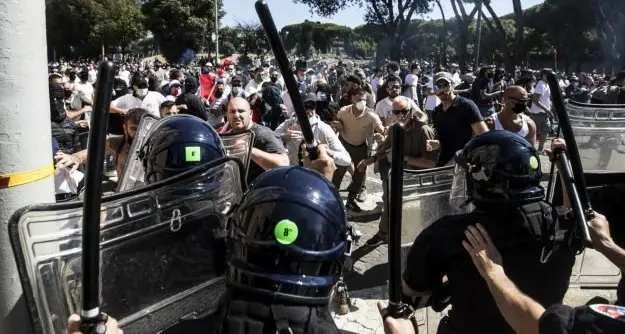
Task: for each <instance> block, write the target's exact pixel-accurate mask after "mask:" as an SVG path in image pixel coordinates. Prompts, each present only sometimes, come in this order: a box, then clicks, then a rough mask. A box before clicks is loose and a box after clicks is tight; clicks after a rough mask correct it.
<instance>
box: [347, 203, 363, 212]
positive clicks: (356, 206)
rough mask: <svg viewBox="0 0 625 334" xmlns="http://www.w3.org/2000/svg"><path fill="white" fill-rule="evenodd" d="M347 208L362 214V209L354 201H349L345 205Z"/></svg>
mask: <svg viewBox="0 0 625 334" xmlns="http://www.w3.org/2000/svg"><path fill="white" fill-rule="evenodd" d="M345 208H346V209H347V210H350V211H352V212H355V213H361V212H362V208H361V207H360V206H359V205H358V203H356V201H354V200H351V201H348V202H347V204H346V205H345Z"/></svg>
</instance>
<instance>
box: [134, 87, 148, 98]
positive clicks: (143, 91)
mask: <svg viewBox="0 0 625 334" xmlns="http://www.w3.org/2000/svg"><path fill="white" fill-rule="evenodd" d="M146 95H148V89H147V88H141V89H137V96H138V97H145V96H146Z"/></svg>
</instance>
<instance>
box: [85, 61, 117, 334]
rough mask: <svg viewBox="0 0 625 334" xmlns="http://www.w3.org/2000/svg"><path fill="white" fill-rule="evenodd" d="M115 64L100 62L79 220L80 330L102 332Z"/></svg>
mask: <svg viewBox="0 0 625 334" xmlns="http://www.w3.org/2000/svg"><path fill="white" fill-rule="evenodd" d="M114 67H115V65H114V64H113V63H112V62H110V61H104V62H102V63H101V64H100V67H99V68H98V79H97V82H96V87H95V101H94V104H93V110H92V112H91V125H90V129H89V132H90V133H89V146H88V151H87V164H88V168H87V172H86V175H85V200H84V204H83V223H82V311H81V314H80V316H81V324H80V328H81V332H82V333H98V334H101V333H104V331H105V329H106V328H105V324H106V320H107V316H106V314H104V313H103V312H101V311H100V223H101V222H100V220H101V218H100V217H101V215H100V211H101V208H100V204H101V202H102V174H103V171H104V153H105V150H106V149H105V144H106V130H107V125H108V115H109V108H110V106H111V97H112V95H113V74H114V70H115V69H114Z"/></svg>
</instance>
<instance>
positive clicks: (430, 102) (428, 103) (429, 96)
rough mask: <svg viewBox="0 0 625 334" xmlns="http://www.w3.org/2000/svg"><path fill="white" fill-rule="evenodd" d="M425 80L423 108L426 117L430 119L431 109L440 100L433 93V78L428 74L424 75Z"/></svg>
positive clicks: (439, 102)
mask: <svg viewBox="0 0 625 334" xmlns="http://www.w3.org/2000/svg"><path fill="white" fill-rule="evenodd" d="M426 80H427V88H426V90H425V106H424V108H425V112H426V113H427V115H428V117H429V118H430V119H432V111H434V109H435V108H436V107H437V106H438V105H439V104H441V100H440V99H439V98H438V96H436V94H435V93H434V80H432V77H430V76H429V75H428V76H426Z"/></svg>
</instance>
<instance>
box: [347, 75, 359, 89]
mask: <svg viewBox="0 0 625 334" xmlns="http://www.w3.org/2000/svg"><path fill="white" fill-rule="evenodd" d="M347 81H351V82H353V83H355V84H358V85H360V86H362V80H360V77H359V76H357V75H355V74H350V75H349V76H348V77H347Z"/></svg>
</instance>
